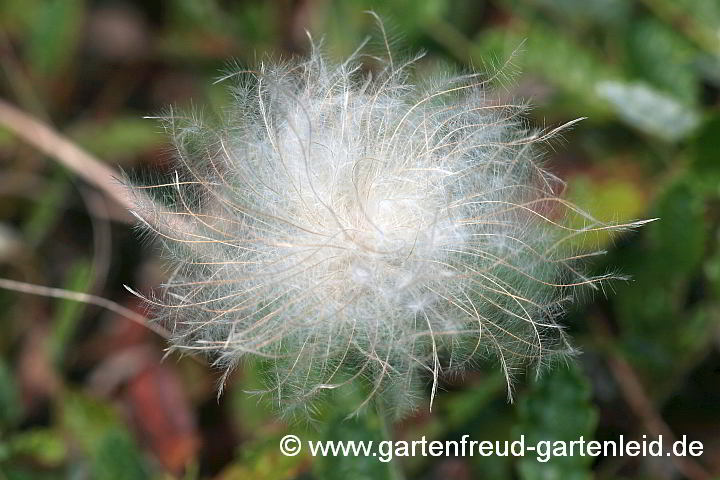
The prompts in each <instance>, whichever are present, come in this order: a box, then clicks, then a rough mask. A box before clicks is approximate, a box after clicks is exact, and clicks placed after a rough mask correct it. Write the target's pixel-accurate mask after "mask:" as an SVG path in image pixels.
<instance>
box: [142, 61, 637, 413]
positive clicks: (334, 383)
mask: <svg viewBox="0 0 720 480" xmlns="http://www.w3.org/2000/svg"><path fill="white" fill-rule="evenodd" d="M360 60H361V54H360V53H358V52H356V54H354V55H352V56H351V57H350V58H348V59H347V60H346V61H345V62H343V63H341V64H335V63H332V62H330V61H328V60H327V59H326V58H324V56H323V54H322V53H321V52H320V51H319V50H318V49H317V48H314V49H313V51H312V53H311V54H310V55H309V58H307V59H305V60H300V61H291V62H286V63H277V62H272V63H262V64H261V65H260V66H259V68H258V70H256V71H243V72H240V71H236V72H232V73H231V75H229V76H228V78H230V77H232V78H233V79H234V81H236V84H235V86H234V88H233V89H232V93H233V102H232V105H231V107H230V108H229V109H228V111H227V112H226V113H225V115H224V118H223V119H222V121H221V122H220V124H219V125H213V126H211V125H206V124H204V123H203V121H202V120H201V119H199V118H196V117H182V116H176V115H172V114H171V115H169V116H167V117H165V118H164V120H165V124H166V126H167V129H168V132H169V134H170V135H171V136H172V140H173V142H174V145H175V147H176V151H177V154H176V169H177V170H176V171H175V173H174V175H173V177H172V178H170V179H167V180H166V181H165V182H162V183H161V184H159V185H150V186H145V187H137V188H142V189H144V191H145V192H147V191H150V192H153V193H154V195H153V196H154V197H155V198H156V199H157V200H158V201H159V202H160V203H161V204H163V205H164V208H163V210H162V211H157V210H149V209H139V210H138V211H137V212H135V215H136V216H137V218H138V219H140V221H141V223H142V224H144V226H145V228H146V229H147V230H148V231H150V232H154V233H155V234H156V236H157V237H158V238H159V239H160V240H161V243H162V246H163V251H164V252H165V253H166V254H167V255H168V256H169V257H170V261H171V263H172V264H173V265H174V266H175V268H174V273H173V275H172V277H171V279H170V280H169V281H168V283H167V284H166V285H165V286H164V289H163V291H162V294H159V295H158V296H156V297H153V298H147V299H146V300H147V301H148V302H149V303H150V304H151V305H154V306H155V307H156V309H155V311H156V316H157V317H158V319H159V320H160V321H162V322H163V324H164V325H165V326H166V327H167V328H168V329H169V330H170V331H171V332H172V344H173V346H174V348H177V349H180V350H185V351H198V350H199V351H204V352H207V353H208V354H209V355H210V356H211V358H213V359H214V362H215V363H216V365H218V366H221V367H222V368H224V369H226V371H227V372H229V371H231V370H232V369H233V368H234V367H235V366H236V365H237V364H238V363H239V362H240V361H242V360H243V359H255V360H258V361H260V362H262V364H263V366H264V368H265V371H266V373H267V375H266V379H267V392H272V393H273V395H274V398H275V399H276V402H277V405H278V407H279V408H280V409H281V410H282V411H283V412H286V413H308V414H311V413H312V412H313V408H314V405H315V401H316V400H318V399H319V398H320V397H322V396H323V394H325V393H327V392H328V391H331V390H335V389H338V388H339V387H342V386H344V385H347V384H349V383H353V384H356V385H361V386H362V387H361V389H362V390H363V391H364V392H365V394H366V395H365V396H364V397H363V398H364V400H363V401H361V402H359V403H358V404H357V405H355V407H356V408H358V409H360V408H362V407H363V406H364V405H365V404H367V403H368V402H369V401H370V400H371V399H378V400H381V401H382V402H383V404H384V405H385V408H386V409H390V410H391V411H392V412H393V413H395V414H396V415H397V416H399V415H402V414H403V413H404V412H406V411H408V410H409V409H411V408H413V406H414V405H415V404H416V403H417V400H418V399H419V398H422V397H423V395H422V392H423V388H424V386H425V385H427V384H428V382H429V383H431V385H432V387H431V392H430V394H429V400H430V404H431V405H432V401H433V398H434V396H435V392H436V390H437V387H438V379H439V376H440V375H441V374H446V373H452V372H460V371H462V370H463V369H466V368H467V367H468V366H471V365H473V364H474V363H476V361H477V360H478V359H480V358H483V357H487V356H490V357H494V358H496V359H497V360H498V362H499V364H500V366H501V368H502V369H503V371H504V373H505V376H506V377H507V380H508V385H510V383H511V378H512V374H513V371H514V370H515V369H516V368H518V367H519V366H526V365H528V364H534V365H538V364H540V362H542V361H543V360H544V359H547V358H550V357H551V356H552V355H554V354H567V353H570V352H571V351H572V349H571V347H570V346H569V344H568V342H567V340H566V338H565V335H564V334H563V328H562V326H561V325H560V324H559V323H558V322H557V319H558V316H559V315H560V314H561V312H562V310H563V305H564V303H565V302H567V301H568V300H569V299H570V298H571V297H572V295H573V292H574V290H576V289H577V288H581V287H593V288H594V286H595V284H596V283H598V282H602V281H605V280H607V279H609V278H611V277H613V276H612V275H605V276H601V277H588V276H585V275H584V274H583V273H582V272H581V270H580V268H579V267H580V266H579V265H578V261H579V260H580V259H581V258H582V257H584V256H587V254H585V255H581V254H578V253H577V252H573V251H571V250H572V249H571V248H569V247H568V246H567V245H568V244H569V243H571V242H569V240H571V239H573V238H575V237H577V236H578V235H583V234H588V233H590V232H596V231H600V230H621V229H624V228H628V227H633V226H637V225H640V224H642V223H643V222H636V223H632V224H625V225H608V224H604V223H601V222H598V221H597V220H595V219H593V218H592V217H591V216H590V215H588V214H586V213H584V212H582V211H581V210H580V209H578V208H577V207H575V206H573V205H571V204H570V203H568V202H567V201H565V200H563V199H562V198H560V197H559V196H558V194H559V191H560V187H561V186H562V185H561V182H559V180H558V179H557V178H556V177H554V176H553V175H551V174H550V173H548V172H547V171H545V170H544V169H543V168H542V166H541V164H540V161H539V158H538V157H539V155H540V152H539V151H538V148H537V147H536V145H537V144H539V143H542V142H546V141H547V140H548V139H550V138H552V137H553V136H554V135H556V134H557V133H558V132H559V131H560V130H561V129H563V128H566V127H568V126H570V125H572V124H573V123H575V122H574V121H573V122H569V123H567V124H565V125H563V126H562V127H559V128H556V129H553V130H550V131H530V130H529V129H528V128H527V127H526V126H525V124H524V121H523V117H522V115H523V113H524V111H525V109H524V107H523V106H520V105H508V104H501V103H499V102H497V101H494V100H493V97H492V94H491V91H490V90H489V86H488V81H487V80H486V81H481V80H479V79H480V76H479V75H475V74H473V75H465V76H457V77H450V78H434V79H432V80H430V81H428V82H426V84H425V85H424V86H418V85H415V84H413V83H411V82H410V76H411V74H412V71H411V70H412V65H413V64H414V62H415V60H417V58H416V59H414V60H412V61H408V62H406V63H405V64H402V65H398V64H397V62H395V63H394V62H393V61H392V59H391V57H390V56H389V54H388V61H387V62H386V64H385V66H384V69H382V70H381V71H379V72H375V74H374V75H371V74H368V73H363V71H362V70H361V63H360ZM570 215H572V216H575V217H576V218H577V217H578V216H580V217H582V218H583V219H584V220H585V222H584V223H585V226H584V227H583V228H580V229H577V228H573V227H571V226H570V224H569V222H568V219H567V218H568V217H569V216H570ZM178 217H181V218H182V219H183V220H184V221H183V222H178V221H177V219H178ZM178 225H185V226H186V227H183V228H182V229H178ZM188 225H189V226H190V228H187V226H188ZM340 390H342V389H340Z"/></svg>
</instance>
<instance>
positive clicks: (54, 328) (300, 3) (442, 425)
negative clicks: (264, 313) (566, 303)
mask: <svg viewBox="0 0 720 480" xmlns="http://www.w3.org/2000/svg"><path fill="white" fill-rule="evenodd" d="M368 8H373V9H375V10H376V11H377V12H378V13H379V14H380V15H381V16H382V17H383V19H384V20H385V21H386V23H387V25H388V26H389V30H390V32H391V34H393V33H395V34H397V36H398V42H397V44H398V46H399V47H403V48H406V49H407V50H408V51H415V50H417V49H420V48H422V49H425V50H427V51H428V52H429V54H428V56H427V57H426V58H425V59H424V60H423V61H422V62H421V64H420V67H419V71H418V74H419V75H422V74H423V72H432V71H435V70H438V69H447V68H452V69H468V68H475V69H477V70H480V71H492V70H493V69H494V68H495V67H496V66H497V65H500V64H502V63H503V62H505V60H507V59H508V57H509V56H510V54H511V53H512V52H513V51H514V50H516V49H517V47H518V46H519V45H522V47H521V48H520V50H519V51H518V53H517V55H516V56H515V57H514V59H513V67H512V68H510V69H507V68H506V69H504V70H503V72H504V74H505V75H506V76H507V78H506V79H505V80H503V81H502V86H503V89H502V90H501V92H500V93H501V94H503V95H507V96H508V97H512V98H518V99H530V100H531V102H532V104H533V105H534V109H533V111H532V118H531V121H532V122H533V123H535V124H538V125H559V124H562V123H564V122H566V121H568V120H571V119H573V118H576V117H579V116H587V117H589V119H588V120H586V121H584V122H582V123H581V124H579V125H577V126H576V127H575V128H574V129H573V130H572V131H568V132H565V134H564V136H563V139H564V141H563V142H562V143H561V144H557V143H556V144H554V145H551V146H552V147H555V148H552V149H549V154H548V159H547V167H548V168H549V169H551V170H552V171H553V172H555V173H557V174H559V175H560V176H561V177H563V178H565V179H566V180H567V181H568V196H569V197H570V198H571V199H572V200H573V201H575V202H576V203H578V204H580V205H582V206H583V207H586V208H588V209H589V210H590V211H591V213H593V214H594V215H596V216H597V217H599V218H601V219H604V220H615V221H626V220H631V219H635V218H649V217H661V219H662V220H661V221H659V222H655V223H653V224H651V225H649V226H647V227H645V228H643V229H642V230H641V231H640V232H639V233H635V234H629V235H625V236H623V237H622V238H621V240H620V241H619V242H616V243H614V244H607V245H603V244H604V243H607V242H608V239H606V238H598V239H597V242H598V243H600V244H601V245H600V246H601V247H602V248H605V249H607V250H608V251H609V255H607V256H606V257H604V258H600V259H598V260H596V263H595V264H594V268H595V269H597V271H598V272H602V271H605V270H607V269H608V268H612V269H617V270H619V271H621V272H622V273H626V274H629V275H632V277H633V281H631V282H628V283H615V284H614V285H613V287H614V290H615V291H614V292H608V298H605V297H604V296H601V295H598V296H596V297H595V298H588V299H586V300H587V301H585V302H584V303H583V304H582V305H581V306H580V307H578V308H577V309H575V310H574V311H573V312H571V313H570V315H569V316H568V317H566V319H565V323H566V324H567V325H569V328H570V330H569V331H570V333H571V334H572V336H573V337H574V338H575V343H576V345H577V346H579V347H580V348H581V349H582V350H583V352H584V353H583V354H582V355H581V356H580V357H579V358H578V360H577V363H576V364H575V365H573V366H570V367H565V366H558V367H557V368H555V369H553V370H550V371H549V372H548V373H547V375H545V376H543V377H541V378H540V379H539V380H535V379H534V378H531V377H523V378H521V380H520V382H519V385H518V391H517V401H516V403H514V404H512V405H510V404H508V403H507V401H506V392H505V389H504V382H503V381H502V378H501V377H500V373H499V371H498V370H497V369H496V368H488V369H484V370H481V371H478V372H475V373H472V374H470V375H468V376H466V377H465V378H463V379H457V378H444V379H442V391H441V392H440V393H439V394H438V396H437V398H436V400H435V402H436V404H435V407H434V409H433V412H432V413H428V412H427V411H426V410H427V409H423V410H421V412H419V413H418V414H417V415H415V416H413V417H411V418H410V419H408V420H407V421H405V422H403V423H401V424H399V425H396V426H395V428H394V437H395V438H397V439H406V440H413V439H417V438H419V437H420V436H421V435H426V436H427V437H428V439H437V440H448V439H450V440H451V439H459V438H460V437H461V436H462V435H463V434H469V435H471V436H472V437H473V438H474V439H478V440H503V439H515V438H516V437H517V436H518V435H519V434H520V433H524V434H526V435H527V436H528V438H532V439H546V440H555V439H567V440H571V439H575V438H577V437H579V436H580V435H584V437H585V438H586V439H589V438H595V439H598V440H607V439H614V438H616V437H617V436H618V435H620V434H624V435H625V436H626V437H633V438H641V437H642V435H644V434H646V435H649V436H652V435H657V434H660V433H663V434H665V435H666V436H667V435H674V436H682V435H688V437H690V438H692V439H696V440H701V441H703V442H704V444H705V451H706V453H705V454H704V455H703V456H702V457H701V458H699V459H689V460H679V459H675V460H673V459H670V458H667V457H663V458H642V457H632V458H630V457H626V458H601V459H596V460H593V459H588V458H580V457H572V458H561V459H556V460H552V461H551V462H549V463H548V464H540V463H536V462H535V461H534V460H531V459H512V458H504V457H476V458H432V457H428V458H421V457H416V458H405V459H402V462H401V465H399V467H401V470H402V471H403V472H404V474H405V476H406V477H407V478H424V479H434V478H448V477H450V478H457V479H471V478H496V479H512V478H519V479H523V480H532V479H540V478H543V479H586V478H598V479H621V478H628V479H630V478H632V479H645V478H647V479H651V478H652V479H675V478H690V479H692V480H695V479H710V478H713V475H715V476H716V477H717V476H720V437H718V435H717V432H718V431H720V308H719V307H720V303H719V298H720V248H719V245H718V241H719V240H720V236H719V233H720V230H719V229H720V158H719V152H720V109H719V108H718V107H720V35H719V33H718V32H720V3H718V2H717V0H586V1H583V2H579V1H574V0H488V1H478V0H428V1H413V0H395V1H391V2H390V1H379V0H378V1H375V2H373V1H368V0H346V1H339V0H338V1H331V0H314V1H313V0H297V1H277V2H266V1H239V2H225V1H219V0H217V1H210V0H208V1H201V2H198V1H194V0H168V1H165V2H140V1H121V0H114V1H100V0H98V1H90V0H85V1H83V0H3V2H2V3H0V95H1V96H2V98H4V99H5V100H7V101H8V102H10V103H12V104H14V105H17V106H18V107H20V108H21V109H22V110H24V111H26V112H28V113H30V114H31V115H33V116H34V117H36V118H38V119H40V120H42V121H44V122H47V123H50V124H52V125H54V126H55V127H57V129H58V130H59V131H61V132H62V133H63V134H64V135H66V136H68V137H69V138H71V139H72V140H73V141H74V142H76V143H77V144H78V145H79V146H81V147H82V148H84V149H86V150H87V151H89V152H91V153H92V154H94V155H96V156H97V157H99V158H101V159H102V160H103V161H104V162H105V163H106V164H108V165H110V166H113V167H116V166H119V167H121V168H123V169H134V170H139V171H142V170H147V169H163V168H167V167H168V162H167V160H168V159H169V157H170V153H169V146H168V143H167V142H168V139H167V138H166V137H165V136H164V135H163V134H162V133H161V131H160V126H159V125H158V124H157V123H155V122H153V121H152V120H143V119H142V116H144V115H151V114H155V113H158V112H160V111H162V109H164V108H165V107H167V106H168V105H171V104H172V105H177V106H180V107H186V108H190V107H198V106H202V108H203V109H204V110H207V111H213V110H217V109H219V108H222V106H223V104H224V103H225V101H226V100H227V97H226V91H225V88H224V87H223V86H222V85H219V86H218V85H213V81H214V80H215V78H217V76H218V75H219V72H220V71H221V70H222V69H223V67H224V65H225V64H226V62H227V60H228V59H231V58H234V59H237V60H238V62H239V63H241V64H243V63H247V64H250V63H253V61H254V60H255V59H256V58H260V57H261V56H262V55H264V54H266V53H273V54H276V55H288V54H302V53H303V52H304V51H305V49H306V48H307V43H306V40H305V33H304V32H305V29H309V30H310V31H311V32H313V33H314V36H315V37H316V38H318V37H322V36H323V35H324V38H325V40H324V41H325V44H326V46H327V47H328V49H329V51H330V52H331V53H332V55H334V56H336V57H337V58H342V57H343V56H346V55H348V54H349V53H351V52H352V50H353V49H354V48H355V47H356V46H357V45H358V43H359V42H360V41H361V40H362V39H363V38H364V37H365V36H366V35H367V34H369V33H372V32H373V31H374V29H375V28H376V27H375V25H374V23H373V20H372V18H370V17H368V16H367V15H365V14H363V10H366V9H368ZM36 147H37V145H35V146H32V145H29V144H27V143H25V142H23V141H21V140H19V139H17V138H16V137H15V136H14V135H13V134H12V133H11V132H10V130H9V129H5V128H2V127H0V199H1V201H0V277H3V278H11V279H15V280H18V281H23V282H28V283H33V284H40V285H47V286H54V287H61V288H65V289H69V290H73V291H79V292H85V293H88V294H93V295H98V296H101V297H104V298H108V299H111V300H113V301H115V302H117V303H119V304H120V305H123V306H125V307H127V308H130V309H134V310H137V311H138V312H140V313H142V309H141V307H140V305H139V304H138V301H137V299H136V298H135V297H133V296H132V295H130V294H129V293H127V292H126V291H125V290H124V289H123V288H122V285H123V284H131V285H139V286H141V287H143V286H144V287H149V286H151V285H155V284H157V283H159V282H160V281H162V279H163V277H164V276H165V275H166V273H167V272H165V271H164V270H163V268H162V262H161V259H158V258H157V255H156V251H155V250H154V249H153V248H151V247H148V246H146V245H142V244H141V243H140V242H138V241H137V238H136V235H135V233H134V232H133V231H132V228H131V226H130V223H129V220H128V218H127V216H126V215H125V213H124V211H123V209H122V208H121V207H119V206H118V205H116V204H115V203H114V202H113V201H112V200H110V199H108V198H107V197H105V196H104V195H103V194H102V193H99V192H97V191H96V190H94V189H93V188H91V187H89V186H88V185H87V184H85V183H84V182H83V181H81V180H79V179H78V177H77V176H76V175H75V174H74V173H72V172H71V171H68V170H66V169H65V168H63V167H61V166H59V165H58V164H57V163H55V162H53V161H52V160H51V159H50V158H49V157H46V156H45V155H44V154H42V153H40V151H39V150H38V149H37V148H36ZM595 246H596V245H593V247H595ZM0 322H2V323H1V324H2V332H3V333H2V335H0V478H8V479H16V478H17V479H26V478H27V479H35V478H38V479H44V478H102V479H106V478H107V479H112V478H128V479H135V478H139V479H142V478H168V477H174V476H177V477H181V478H187V479H194V478H218V479H235V478H237V479H244V478H260V479H263V478H264V479H273V480H274V479H293V478H298V479H299V478H303V479H312V478H318V479H320V478H329V479H332V478H342V479H344V480H352V479H354V478H373V479H375V478H378V479H379V478H390V477H391V476H392V475H394V474H396V473H397V472H393V471H392V470H391V469H389V468H388V467H387V466H386V465H384V464H380V463H379V462H377V461H376V460H375V459H373V458H369V459H363V458H344V459H342V458H336V459H332V458H327V459H322V460H321V459H312V458H310V456H309V455H307V453H304V454H301V455H299V456H297V457H283V456H281V454H280V453H279V451H278V441H279V439H280V438H281V437H282V436H283V435H284V434H286V433H294V434H296V435H301V436H302V437H303V438H306V439H309V438H323V437H324V438H327V439H336V440H337V439H362V438H372V436H373V435H374V433H373V432H375V431H376V430H377V429H376V428H375V426H374V425H371V424H372V422H373V421H374V420H373V418H365V419H360V420H358V421H344V422H343V421H340V419H341V418H342V417H343V414H344V413H345V412H342V411H338V410H337V409H336V408H335V407H333V406H331V405H328V406H327V408H325V409H324V410H325V411H323V412H322V416H323V417H324V418H325V421H324V422H322V424H321V426H320V428H319V429H313V428H307V429H306V428H305V427H303V426H297V425H293V426H288V425H285V424H282V423H279V422H278V421H277V420H276V419H275V417H274V415H273V414H272V411H271V409H270V408H269V407H268V406H267V405H266V404H264V403H262V402H258V401H257V399H255V398H254V397H250V396H248V395H247V394H245V393H244V392H243V390H247V389H252V388H253V386H254V385H256V384H257V372H255V371H254V369H253V368H251V367H247V368H242V369H239V370H238V371H237V372H236V374H235V375H234V376H233V378H232V379H231V381H230V383H229V385H228V388H227V391H226V393H225V394H224V396H223V397H221V398H220V400H219V401H217V400H216V391H215V387H216V385H215V382H216V381H217V379H218V378H219V373H218V372H214V371H212V370H211V369H209V368H208V367H206V366H205V365H203V364H202V363H201V362H196V361H193V360H192V359H189V358H180V357H178V356H172V357H170V358H169V359H168V360H166V361H165V362H162V363H161V362H160V359H161V357H162V354H163V349H164V347H165V343H164V340H163V339H162V338H160V337H158V336H157V335H155V334H154V333H153V332H151V331H149V330H148V329H146V328H143V327H142V326H140V325H138V324H137V323H134V322H131V321H129V320H128V319H127V318H125V317H123V316H122V315H119V314H118V313H116V312H108V311H107V310H104V309H101V308H98V307H96V306H91V305H84V304H82V303H77V302H71V301H68V300H58V299H48V298H45V297H39V296H30V295H26V294H21V293H18V292H14V291H8V290H0ZM428 388H430V385H428ZM306 430H307V431H306Z"/></svg>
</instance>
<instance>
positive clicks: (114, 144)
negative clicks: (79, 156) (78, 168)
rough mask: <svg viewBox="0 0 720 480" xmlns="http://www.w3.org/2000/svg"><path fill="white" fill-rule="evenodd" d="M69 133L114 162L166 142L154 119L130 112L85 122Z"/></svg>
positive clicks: (97, 153) (100, 155) (90, 149)
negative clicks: (102, 120) (100, 120)
mask: <svg viewBox="0 0 720 480" xmlns="http://www.w3.org/2000/svg"><path fill="white" fill-rule="evenodd" d="M68 133H69V135H70V136H71V137H72V138H73V139H74V140H76V141H77V143H78V144H80V145H81V146H83V147H84V148H86V149H87V150H89V151H90V152H92V153H94V154H95V155H97V156H98V157H100V158H103V159H106V160H107V159H112V160H113V161H117V160H118V159H124V158H132V157H135V156H137V155H139V154H141V153H144V152H147V151H148V150H150V149H152V148H155V147H158V146H160V145H162V144H163V143H165V142H166V138H165V136H164V135H162V134H161V133H160V131H159V127H158V124H157V123H156V122H154V121H152V120H146V119H142V118H140V116H137V117H135V116H131V115H119V116H115V117H113V118H111V119H110V120H109V121H107V122H98V121H85V122H83V123H80V124H76V125H74V126H73V127H72V128H70V129H69V132H68Z"/></svg>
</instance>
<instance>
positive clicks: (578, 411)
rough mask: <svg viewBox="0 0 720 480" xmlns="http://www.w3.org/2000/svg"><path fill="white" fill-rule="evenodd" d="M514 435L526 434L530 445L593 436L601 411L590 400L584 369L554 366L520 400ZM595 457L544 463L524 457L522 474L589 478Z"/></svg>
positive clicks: (541, 479)
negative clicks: (598, 411)
mask: <svg viewBox="0 0 720 480" xmlns="http://www.w3.org/2000/svg"><path fill="white" fill-rule="evenodd" d="M517 411H518V423H517V425H516V427H515V428H514V437H515V438H516V439H519V438H520V435H525V441H526V445H535V444H537V443H538V442H540V441H550V442H554V441H564V442H570V441H572V440H578V439H579V438H580V437H581V436H582V437H583V438H584V439H585V441H589V440H592V439H593V435H594V431H595V427H596V425H597V418H598V413H597V410H596V409H595V407H594V406H593V404H592V403H591V401H590V386H589V384H588V381H587V379H586V378H585V376H584V375H583V373H582V372H581V371H580V369H579V368H578V367H577V366H575V365H574V364H571V365H569V366H558V367H555V368H553V369H552V370H551V371H550V372H548V373H547V374H546V375H545V376H543V377H541V378H540V379H539V380H538V381H537V382H536V383H535V384H534V385H533V386H532V388H531V389H530V390H529V391H528V392H525V393H524V394H523V395H522V396H521V397H520V398H519V401H518V404H517ZM592 462H593V458H592V457H589V456H581V455H572V456H570V455H569V456H564V457H561V456H558V457H553V458H551V459H550V460H549V461H548V462H546V463H542V462H539V461H537V460H536V458H535V456H532V455H531V456H525V457H522V458H521V459H520V461H519V463H518V473H519V475H520V478H522V479H523V480H555V479H557V480H588V479H590V478H592V477H591V473H590V466H591V464H592Z"/></svg>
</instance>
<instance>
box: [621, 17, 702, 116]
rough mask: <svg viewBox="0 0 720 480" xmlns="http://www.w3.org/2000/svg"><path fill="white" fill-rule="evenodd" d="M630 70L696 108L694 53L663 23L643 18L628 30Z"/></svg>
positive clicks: (694, 50) (686, 41) (697, 88)
mask: <svg viewBox="0 0 720 480" xmlns="http://www.w3.org/2000/svg"><path fill="white" fill-rule="evenodd" d="M629 34H630V38H629V45H628V53H629V57H630V58H629V62H628V63H629V67H630V68H631V69H632V71H633V72H634V73H636V74H638V75H640V76H642V77H643V78H644V79H645V80H647V81H648V82H650V83H652V84H653V85H654V86H655V87H657V88H658V89H660V90H661V91H663V92H666V93H668V94H670V95H671V96H672V97H674V98H676V99H677V100H678V101H680V102H682V103H684V104H686V105H695V104H696V103H697V100H698V90H699V84H698V79H697V75H696V72H695V70H694V68H693V61H694V60H695V58H696V56H697V53H698V52H697V50H696V49H695V48H694V46H693V45H692V44H691V43H690V42H689V41H688V40H687V39H686V38H685V37H684V36H682V35H681V34H679V33H677V32H676V31H675V30H673V29H671V28H669V27H668V26H666V25H665V24H663V23H661V22H659V21H657V20H654V19H652V18H651V19H645V20H643V21H639V22H635V23H634V24H633V27H632V28H630V29H629Z"/></svg>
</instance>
